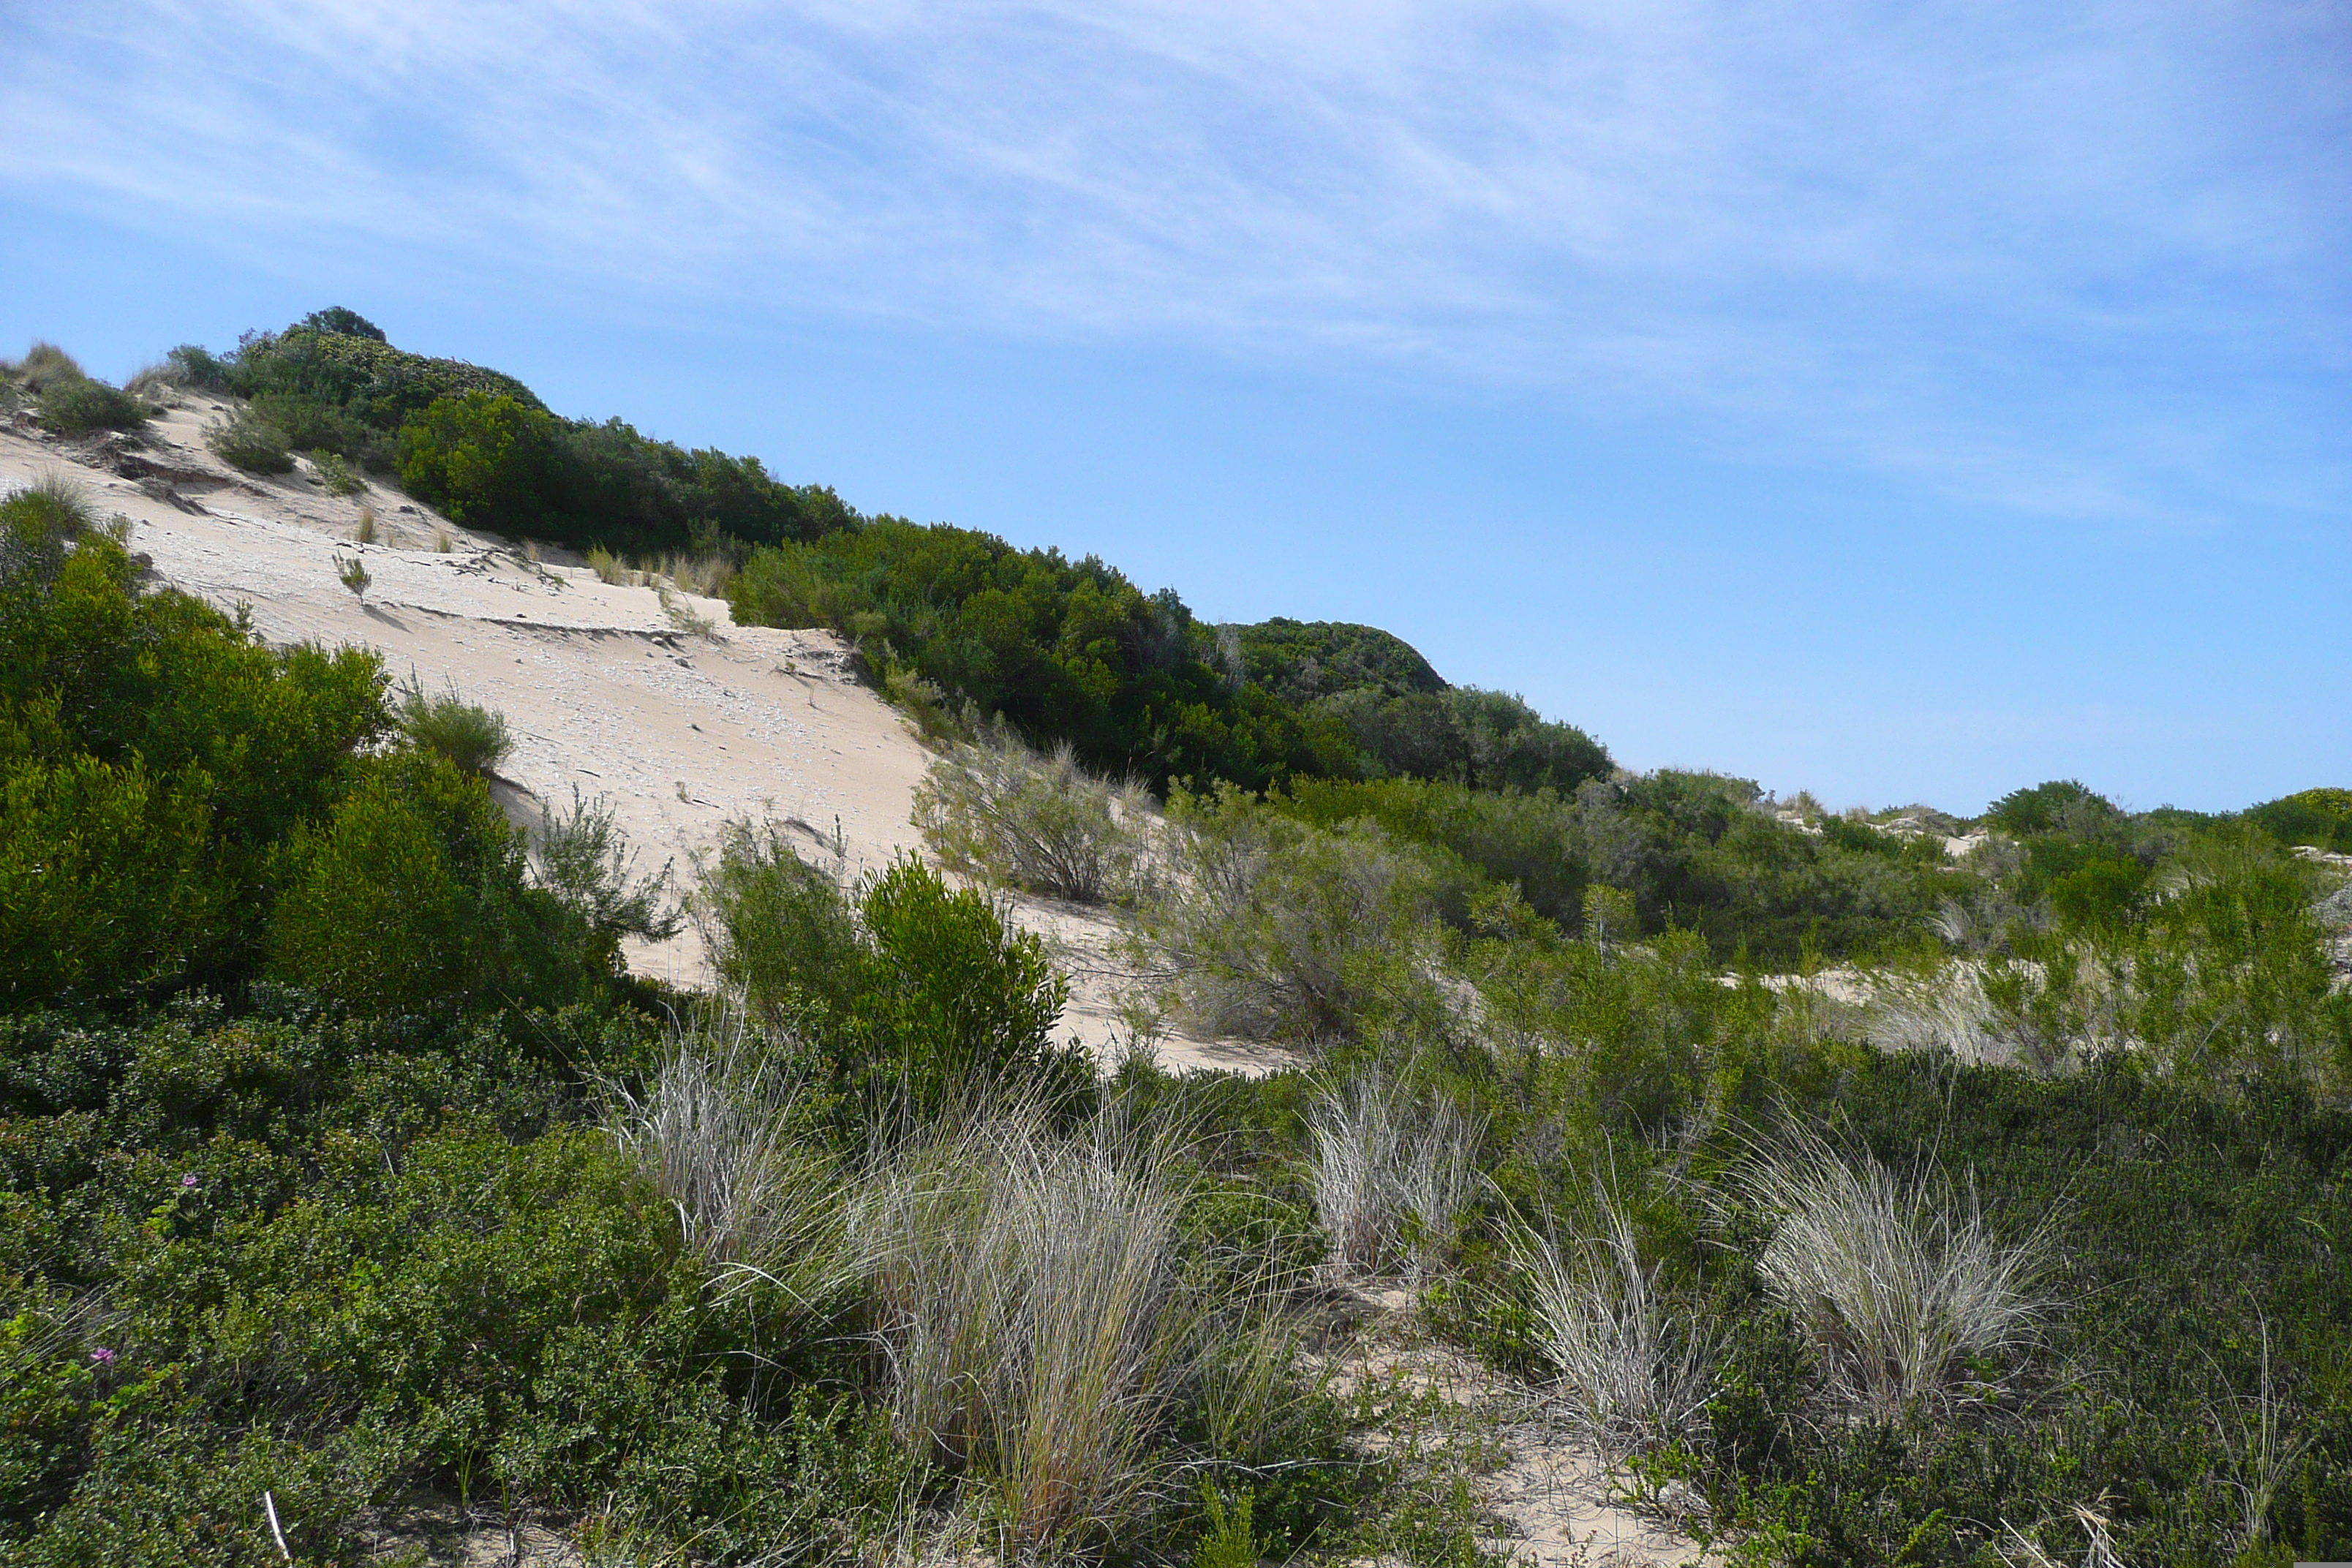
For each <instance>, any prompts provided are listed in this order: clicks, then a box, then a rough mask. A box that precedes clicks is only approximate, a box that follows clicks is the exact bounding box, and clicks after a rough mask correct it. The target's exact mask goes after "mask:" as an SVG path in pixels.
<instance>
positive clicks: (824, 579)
mask: <svg viewBox="0 0 2352 1568" xmlns="http://www.w3.org/2000/svg"><path fill="white" fill-rule="evenodd" d="M729 597H730V603H731V604H732V605H733V606H734V611H735V615H736V618H737V619H738V620H740V621H742V622H744V623H746V624H758V625H769V626H830V627H833V628H835V629H836V630H838V631H841V632H843V633H844V634H845V635H847V636H850V637H855V638H856V639H857V640H858V641H859V643H860V644H861V646H863V647H865V648H866V653H867V657H868V658H870V659H872V660H873V661H874V662H876V663H877V664H879V665H883V666H886V667H887V666H889V665H892V664H903V665H904V666H906V667H907V668H908V669H909V670H911V671H912V673H913V674H914V675H915V676H918V677H919V678H920V679H923V680H926V681H928V682H929V683H930V684H931V685H933V686H935V687H937V688H938V689H940V690H941V691H942V692H944V693H945V694H946V696H947V697H948V698H949V699H950V700H952V701H953V702H955V703H957V704H959V705H960V704H961V703H964V702H970V703H971V704H972V705H973V706H974V707H975V708H977V709H978V710H979V711H980V712H981V713H982V714H983V715H988V714H994V713H1002V714H1003V715H1004V716H1005V717H1006V718H1007V719H1008V720H1009V721H1012V722H1013V724H1014V725H1015V726H1016V727H1017V728H1018V729H1019V730H1020V731H1022V733H1023V734H1024V736H1026V737H1027V738H1028V739H1029V740H1030V741H1031V742H1033V743H1036V744H1041V745H1051V744H1052V743H1054V742H1057V741H1065V740H1066V741H1068V742H1070V743H1071V744H1072V745H1073V746H1074V747H1076V751H1077V753H1078V756H1079V758H1080V760H1081V761H1083V762H1084V763H1086V764H1087V766H1089V767H1091V768H1093V769H1095V770H1097V771H1098V772H1108V773H1137V774H1139V775H1141V776H1143V777H1145V778H1148V779H1150V780H1152V781H1153V782H1154V783H1155V784H1165V782H1166V781H1167V780H1169V779H1170V778H1172V777H1181V776H1186V775H1192V776H1196V777H1200V778H1203V779H1217V778H1226V779H1234V780H1237V781H1239V782H1241V783H1243V784H1245V785H1247V786H1249V787H1253V788H1262V787H1264V786H1265V784H1267V783H1270V782H1272V781H1273V780H1276V779H1278V778H1281V777H1283V776H1285V775H1286V774H1289V773H1299V772H1304V773H1335V772H1339V773H1344V772H1347V771H1349V769H1350V768H1352V767H1353V765H1354V759H1353V756H1352V754H1351V752H1350V749H1349V742H1348V741H1347V739H1346V737H1345V735H1344V733H1343V732H1342V731H1340V730H1339V728H1338V727H1337V726H1336V725H1334V724H1330V723H1323V724H1318V723H1316V722H1314V721H1310V720H1307V719H1305V718H1302V717H1301V716H1300V715H1299V714H1298V713H1297V712H1296V711H1295V710H1292V709H1291V708H1290V707H1289V706H1288V705H1287V704H1286V703H1284V702H1282V701H1281V700H1279V699H1277V698H1276V697H1274V696H1272V695H1271V694H1270V693H1268V692H1266V691H1265V690H1263V689H1259V688H1257V687H1255V686H1248V685H1245V686H1243V687H1242V688H1241V689H1239V690H1235V689H1234V688H1233V686H1232V685H1231V684H1230V683H1229V682H1228V681H1227V679H1226V678H1225V676H1224V675H1223V672H1222V671H1221V670H1220V669H1219V668H1217V666H1216V664H1215V663H1214V660H1215V659H1216V658H1217V654H1216V648H1215V642H1214V638H1213V636H1212V635H1211V633H1210V632H1209V630H1208V628H1206V627H1204V626H1200V625H1198V624H1197V623H1196V622H1194V621H1193V619H1192V615H1191V612H1189V611H1188V610H1186V609H1185V607H1184V605H1183V604H1182V603H1181V601H1180V600H1179V599H1177V597H1176V596H1175V595H1173V594H1170V593H1161V594H1158V595H1149V596H1147V595H1144V594H1142V593H1141V592H1139V590H1138V589H1137V588H1136V587H1135V586H1134V584H1130V583H1129V582H1128V581H1127V579H1126V578H1125V577H1123V576H1121V575H1119V574H1118V573H1117V572H1115V571H1113V570H1111V569H1110V568H1109V567H1108V566H1105V565H1104V564H1103V563H1101V562H1100V561H1097V560H1093V559H1088V560H1086V561H1081V562H1076V563H1073V562H1070V561H1067V560H1066V559H1064V557H1063V556H1062V555H1061V554H1060V553H1059V552H1055V551H1045V550H1034V551H1026V552H1023V551H1016V550H1014V549H1013V548H1012V547H1011V546H1010V545H1008V544H1006V543H1005V542H1003V540H1001V539H997V538H995V537H993V536H992V535H989V534H984V533H979V532H975V531H971V530H967V529H958V528H949V527H945V526H940V527H934V528H918V527H916V526H915V525H914V524H912V523H908V522H905V521H899V520H897V519H890V518H882V519H875V520H871V521H867V522H866V524H865V525H864V526H862V527H858V528H855V529H850V530H846V531H841V532H837V533H832V534H828V535H826V536H825V537H824V538H823V539H821V540H818V541H816V542H814V543H809V544H782V545H778V546H775V547H772V548H769V549H762V550H759V551H756V552H753V553H752V555H751V558H750V559H749V560H748V561H746V562H745V563H744V565H743V569H742V571H741V572H740V573H739V574H737V575H736V578H735V580H734V583H733V584H732V586H731V587H730V589H729Z"/></svg>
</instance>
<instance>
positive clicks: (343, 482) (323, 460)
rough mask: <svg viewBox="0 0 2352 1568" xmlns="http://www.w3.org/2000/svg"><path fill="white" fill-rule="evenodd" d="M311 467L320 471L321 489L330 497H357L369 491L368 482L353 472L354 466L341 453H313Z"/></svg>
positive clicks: (321, 451) (323, 451)
mask: <svg viewBox="0 0 2352 1568" xmlns="http://www.w3.org/2000/svg"><path fill="white" fill-rule="evenodd" d="M310 466H311V467H312V468H315V469H317V470H318V475H319V487H320V489H323V490H325V491H326V492H327V493H328V494H329V495H338V496H355V495H358V494H359V493H360V492H361V491H362V490H364V489H367V481H366V480H365V479H362V478H360V477H359V475H357V474H355V473H353V472H352V466H351V465H350V464H349V463H347V462H345V461H344V460H343V458H342V456H341V454H340V453H337V452H331V451H327V450H324V449H320V450H316V451H313V452H312V453H311V454H310Z"/></svg>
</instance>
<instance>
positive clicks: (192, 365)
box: [163, 343, 229, 393]
mask: <svg viewBox="0 0 2352 1568" xmlns="http://www.w3.org/2000/svg"><path fill="white" fill-rule="evenodd" d="M163 363H164V365H165V367H166V374H169V375H170V376H171V378H172V379H173V380H174V381H176V382H178V383H179V384H181V385H183V386H191V387H194V388H196V389H197V390H199V391H203V392H215V393H218V392H226V391H227V390H228V374H229V367H228V366H227V365H226V364H224V363H222V362H221V360H220V359H219V357H218V356H216V355H215V354H213V353H209V352H208V351H206V350H205V349H202V348H199V347H197V346H196V345H195V344H194V343H182V344H181V345H180V346H179V347H178V348H175V349H173V351H172V352H171V353H168V354H166V355H164V356H163Z"/></svg>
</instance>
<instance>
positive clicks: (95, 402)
mask: <svg viewBox="0 0 2352 1568" xmlns="http://www.w3.org/2000/svg"><path fill="white" fill-rule="evenodd" d="M40 408H41V423H42V424H44V425H47V426H48V427H49V428H50V429H52V430H55V431H57V432H58V434H59V435H62V436H88V435H90V434H92V433H93V432H95V431H100V430H136V429H137V428H138V427H139V426H142V425H144V424H145V423H146V422H147V421H148V420H149V419H150V418H152V416H153V413H152V410H151V409H149V408H148V406H147V405H145V404H144V403H142V402H141V401H140V400H139V399H137V398H136V397H133V396H131V394H129V393H127V392H124V391H122V390H121V389H120V388H118V387H112V386H109V385H107V384H106V383H104V382H102V381H93V380H90V379H89V378H88V377H84V378H82V379H80V380H78V381H74V380H66V381H58V382H57V383H55V384H52V385H51V386H50V387H49V389H48V390H47V392H44V393H42V394H41V398H40Z"/></svg>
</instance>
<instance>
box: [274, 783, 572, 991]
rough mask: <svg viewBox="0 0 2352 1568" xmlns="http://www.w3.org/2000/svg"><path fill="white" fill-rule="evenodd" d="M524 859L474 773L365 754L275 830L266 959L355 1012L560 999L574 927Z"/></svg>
mask: <svg viewBox="0 0 2352 1568" xmlns="http://www.w3.org/2000/svg"><path fill="white" fill-rule="evenodd" d="M526 869H527V865H526V859H525V855H524V849H523V846H522V845H521V843H520V841H519V840H518V839H517V837H516V836H515V835H514V834H513V832H512V831H511V830H510V829H509V827H508V826H507V821H506V817H505V815H504V814H503V813H502V812H501V811H500V810H499V806H498V804H497V803H496V802H495V801H493V800H491V799H490V795H489V791H488V789H487V788H485V787H484V785H483V784H482V782H481V781H480V780H479V779H478V778H476V777H473V776H471V775H468V774H466V773H460V772H459V771H458V770H457V768H456V767H455V766H453V765H452V764H451V763H448V762H447V761H446V759H444V758H442V757H441V756H439V755H438V754H436V753H433V752H394V753H392V754H390V755H388V756H384V757H382V758H376V759H369V760H367V761H366V762H365V763H362V764H361V766H360V768H359V771H358V777H357V781H356V783H355V784H354V785H353V787H352V789H351V791H350V793H349V794H347V795H344V796H343V797H342V798H341V800H339V801H338V802H336V803H335V805H334V806H333V808H332V809H331V811H330V812H329V813H328V815H327V817H326V819H325V820H324V821H323V822H321V823H319V824H317V825H316V826H313V825H310V824H303V825H301V826H298V827H297V828H296V829H295V831H294V833H293V835H292V836H291V837H289V839H288V841H287V844H286V847H285V849H284V851H283V852H282V854H281V856H280V858H279V864H278V877H279V878H280V879H281V886H282V888H283V891H282V892H280V893H279V895H278V902H277V907H276V909H275V910H274V911H273V913H272V916H271V920H270V933H269V968H270V972H271V973H273V974H274V975H276V976H277V977H278V978H281V979H284V980H287V981H289V982H291V983H293V984H298V985H301V986H304V987H306V988H307V989H310V990H312V991H315V992H317V993H318V994H320V995H321V996H325V997H329V998H331V999H332V1000H335V1001H338V1002H341V1003H343V1004H345V1005H350V1006H352V1007H354V1008H356V1009H359V1010H361V1011H362V1012H375V1013H395V1014H396V1013H407V1012H415V1011H418V1010H421V1009H425V1008H428V1007H432V1006H435V1005H460V1006H462V1005H469V1004H475V1003H485V1002H487V1003H492V1004H496V1003H499V1002H501V1001H505V1000H509V999H520V1000H531V1001H550V1002H558V1001H566V1000H570V999H571V998H572V996H573V995H574V994H577V993H578V990H579V988H580V985H581V984H582V981H583V975H582V973H580V970H579V967H578V966H579V963H580V949H581V947H582V946H583V936H584V933H583V932H580V931H577V930H576V929H574V922H573V919H572V916H571V915H570V912H569V911H567V910H564V908H563V907H562V904H561V902H560V901H559V900H556V899H555V898H554V897H553V896H552V895H551V894H549V893H547V892H545V891H542V890H541V889H537V888H534V887H532V886H530V883H529V881H528V879H527V876H526Z"/></svg>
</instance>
